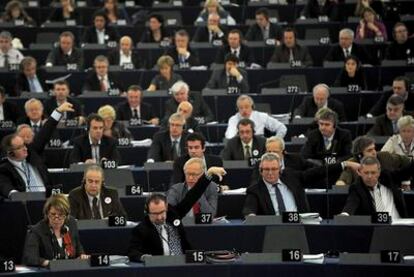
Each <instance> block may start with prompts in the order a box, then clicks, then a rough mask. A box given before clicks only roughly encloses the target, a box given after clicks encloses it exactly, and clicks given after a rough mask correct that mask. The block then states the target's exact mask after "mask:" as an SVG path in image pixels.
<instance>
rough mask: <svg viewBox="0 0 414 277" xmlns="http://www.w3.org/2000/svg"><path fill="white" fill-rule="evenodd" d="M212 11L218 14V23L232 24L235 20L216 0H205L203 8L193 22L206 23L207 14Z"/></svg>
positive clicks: (234, 23)
mask: <svg viewBox="0 0 414 277" xmlns="http://www.w3.org/2000/svg"><path fill="white" fill-rule="evenodd" d="M212 13H216V14H218V15H219V16H220V23H221V24H223V25H228V26H234V25H236V24H237V23H236V20H235V19H234V18H233V17H232V16H231V15H230V13H229V12H228V11H226V10H225V9H224V8H223V7H222V6H221V5H220V3H219V1H217V0H206V2H205V3H204V9H203V10H202V11H201V12H200V14H199V15H198V17H197V19H196V21H195V24H200V23H206V24H207V21H208V16H209V15H210V14H212Z"/></svg>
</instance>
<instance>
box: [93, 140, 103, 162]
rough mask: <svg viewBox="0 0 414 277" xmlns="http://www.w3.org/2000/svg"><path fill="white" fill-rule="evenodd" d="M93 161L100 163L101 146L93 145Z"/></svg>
mask: <svg viewBox="0 0 414 277" xmlns="http://www.w3.org/2000/svg"><path fill="white" fill-rule="evenodd" d="M91 151H92V159H95V161H96V162H99V161H100V160H101V159H100V157H99V144H92V145H91Z"/></svg>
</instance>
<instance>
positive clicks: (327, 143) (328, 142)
mask: <svg viewBox="0 0 414 277" xmlns="http://www.w3.org/2000/svg"><path fill="white" fill-rule="evenodd" d="M323 140H324V143H325V149H326V150H329V149H330V148H331V145H332V143H331V140H330V139H329V138H327V137H324V139H323Z"/></svg>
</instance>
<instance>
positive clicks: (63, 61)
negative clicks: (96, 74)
mask: <svg viewBox="0 0 414 277" xmlns="http://www.w3.org/2000/svg"><path fill="white" fill-rule="evenodd" d="M47 63H51V64H53V65H54V66H55V65H57V66H59V65H60V66H61V65H63V66H66V65H67V64H77V66H78V70H79V69H82V68H83V52H82V50H81V49H79V48H76V47H73V49H72V53H71V55H70V56H66V55H65V54H63V52H62V49H61V48H60V46H58V47H55V48H53V49H52V51H50V52H49V54H48V55H47V58H46V64H47Z"/></svg>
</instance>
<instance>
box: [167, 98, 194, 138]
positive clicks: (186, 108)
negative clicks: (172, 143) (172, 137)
mask: <svg viewBox="0 0 414 277" xmlns="http://www.w3.org/2000/svg"><path fill="white" fill-rule="evenodd" d="M176 112H177V113H179V114H181V115H182V116H183V117H184V119H185V124H184V127H183V128H184V130H186V131H187V132H189V133H194V132H197V133H198V132H200V126H199V125H198V121H197V120H196V119H195V118H194V117H193V105H192V104H191V103H190V102H189V101H182V102H181V103H180V104H179V105H178V107H177V111H176ZM162 127H163V128H168V121H167V120H165V119H164V120H163V122H162Z"/></svg>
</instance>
